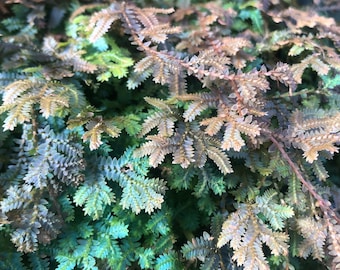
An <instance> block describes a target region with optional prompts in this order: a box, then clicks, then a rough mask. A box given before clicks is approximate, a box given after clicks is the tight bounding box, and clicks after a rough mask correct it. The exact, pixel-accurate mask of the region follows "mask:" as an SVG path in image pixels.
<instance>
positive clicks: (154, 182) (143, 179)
mask: <svg viewBox="0 0 340 270" xmlns="http://www.w3.org/2000/svg"><path fill="white" fill-rule="evenodd" d="M132 153H133V150H132V149H128V150H127V151H126V152H125V154H124V155H123V156H122V157H121V158H120V159H118V160H116V159H113V160H112V159H111V158H108V159H102V160H101V161H100V168H102V170H103V172H104V174H105V177H106V178H108V179H111V180H114V181H116V182H118V184H119V185H120V186H121V188H122V189H123V193H122V197H121V199H120V205H122V206H123V208H131V209H132V211H133V212H135V213H136V214H138V213H140V212H141V210H145V211H146V212H147V213H149V214H150V213H152V212H153V211H154V210H155V209H157V208H160V207H161V204H162V203H163V201H164V198H163V195H164V193H165V191H166V189H167V187H166V184H165V181H164V180H162V179H159V178H148V177H147V173H148V169H147V164H148V161H147V160H146V159H136V158H133V157H132Z"/></svg>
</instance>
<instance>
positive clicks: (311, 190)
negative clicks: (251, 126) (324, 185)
mask: <svg viewBox="0 0 340 270" xmlns="http://www.w3.org/2000/svg"><path fill="white" fill-rule="evenodd" d="M269 138H270V140H271V141H272V142H273V143H274V144H275V146H276V147H277V149H278V150H279V151H280V153H281V155H282V157H283V158H284V159H285V160H286V161H287V162H288V164H289V166H290V167H291V169H292V170H293V172H294V173H295V175H296V176H297V178H298V179H299V180H300V182H301V183H302V184H303V186H304V187H305V188H306V189H307V190H308V192H309V193H310V194H311V195H312V196H313V197H314V199H316V200H317V202H318V205H319V207H320V208H321V210H322V211H323V212H324V213H325V215H328V214H330V215H331V216H333V217H334V219H336V220H337V222H338V223H340V218H339V217H338V216H337V215H336V214H335V212H334V210H333V209H332V208H331V207H330V204H331V203H330V202H329V201H328V200H325V199H323V198H322V197H321V196H320V195H319V194H318V193H317V192H316V191H315V187H314V186H313V185H312V184H311V183H310V182H309V181H307V180H306V179H305V178H304V177H303V175H302V173H301V171H300V169H299V168H298V167H297V165H296V164H295V163H294V162H293V161H292V160H291V158H290V157H289V155H288V154H287V152H286V151H285V150H284V148H283V147H282V145H281V144H280V143H279V142H278V141H277V140H276V139H275V138H274V137H273V136H272V135H270V136H269Z"/></svg>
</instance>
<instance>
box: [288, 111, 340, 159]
mask: <svg viewBox="0 0 340 270" xmlns="http://www.w3.org/2000/svg"><path fill="white" fill-rule="evenodd" d="M290 121H291V123H292V124H291V126H290V127H289V130H288V132H289V135H290V139H291V141H292V143H293V146H294V147H296V148H299V149H302V150H303V152H304V154H303V155H304V157H305V158H306V160H307V161H308V162H309V163H312V162H313V161H316V160H317V158H318V156H319V152H320V151H328V152H329V153H330V154H334V153H337V152H338V151H339V150H338V147H336V146H335V144H338V143H339V142H340V135H339V132H340V124H339V123H340V113H339V112H338V111H324V110H321V109H320V110H304V111H299V110H296V111H295V112H293V113H292V115H291V119H290Z"/></svg>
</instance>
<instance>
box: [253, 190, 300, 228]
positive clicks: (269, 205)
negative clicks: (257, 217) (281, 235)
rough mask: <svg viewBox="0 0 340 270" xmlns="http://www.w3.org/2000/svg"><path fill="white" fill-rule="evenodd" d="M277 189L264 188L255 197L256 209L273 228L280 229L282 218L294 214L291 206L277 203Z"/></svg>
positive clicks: (282, 222)
mask: <svg viewBox="0 0 340 270" xmlns="http://www.w3.org/2000/svg"><path fill="white" fill-rule="evenodd" d="M277 195H278V193H277V191H275V190H273V189H270V190H266V191H265V192H264V194H263V195H262V196H258V197H256V203H257V206H258V210H259V211H260V212H261V213H262V214H263V215H264V216H265V218H266V219H267V220H268V221H269V223H270V225H271V226H272V228H273V229H274V230H282V229H283V228H284V227H285V224H284V220H286V219H288V218H291V217H292V216H294V211H293V208H292V207H290V206H288V205H282V204H278V203H277V199H276V196H277Z"/></svg>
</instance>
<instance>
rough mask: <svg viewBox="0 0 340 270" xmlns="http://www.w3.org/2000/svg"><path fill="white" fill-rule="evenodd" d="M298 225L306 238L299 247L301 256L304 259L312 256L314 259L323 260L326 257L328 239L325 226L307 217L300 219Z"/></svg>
mask: <svg viewBox="0 0 340 270" xmlns="http://www.w3.org/2000/svg"><path fill="white" fill-rule="evenodd" d="M297 225H298V228H299V231H300V233H301V234H302V236H303V238H304V239H303V241H302V242H301V243H300V246H299V255H300V256H301V257H303V258H307V257H308V256H309V255H312V256H313V258H314V259H318V260H322V259H323V258H324V256H325V252H324V245H325V242H326V237H327V229H326V227H325V226H324V224H322V223H320V222H316V221H315V220H314V219H313V218H310V217H309V218H308V217H305V218H299V219H298V220H297Z"/></svg>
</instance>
